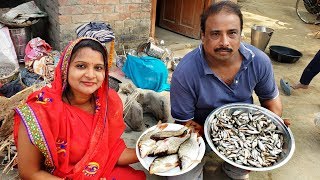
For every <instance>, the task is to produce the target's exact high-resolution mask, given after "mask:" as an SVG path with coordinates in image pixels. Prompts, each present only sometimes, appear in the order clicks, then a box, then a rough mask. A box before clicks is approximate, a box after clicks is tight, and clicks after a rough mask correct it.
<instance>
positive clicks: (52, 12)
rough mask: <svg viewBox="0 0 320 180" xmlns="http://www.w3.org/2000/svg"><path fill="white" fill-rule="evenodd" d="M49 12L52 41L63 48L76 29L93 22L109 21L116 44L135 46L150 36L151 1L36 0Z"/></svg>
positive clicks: (55, 46) (49, 35)
mask: <svg viewBox="0 0 320 180" xmlns="http://www.w3.org/2000/svg"><path fill="white" fill-rule="evenodd" d="M35 2H36V3H37V5H38V6H39V7H40V8H41V9H43V10H45V11H46V12H47V13H48V14H49V18H48V25H47V27H46V28H45V31H49V33H48V38H49V43H50V44H51V45H52V46H53V47H54V48H55V49H59V50H61V49H62V48H64V46H65V45H66V44H67V43H68V42H69V41H70V40H73V39H75V38H76V33H75V29H76V28H77V27H78V26H80V25H81V24H84V23H87V22H90V21H103V22H108V23H110V24H111V26H112V27H113V30H114V32H115V34H116V41H117V42H118V43H117V45H118V46H119V44H121V43H124V44H125V45H128V46H129V47H136V46H137V45H138V44H139V43H140V42H142V41H145V40H146V39H147V38H148V37H149V32H150V22H151V20H150V15H151V0H36V1H35Z"/></svg>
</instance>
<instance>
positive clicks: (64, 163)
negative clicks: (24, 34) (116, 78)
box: [14, 38, 145, 179]
mask: <svg viewBox="0 0 320 180" xmlns="http://www.w3.org/2000/svg"><path fill="white" fill-rule="evenodd" d="M107 57H108V56H107V52H106V50H105V48H104V47H103V46H102V45H101V44H100V43H99V42H98V41H97V40H95V39H92V38H81V39H77V40H76V41H74V42H72V43H70V44H69V45H68V46H67V47H66V49H65V51H64V53H63V54H62V56H61V58H60V62H59V64H58V66H57V68H56V70H55V79H54V81H53V82H52V86H51V87H48V86H47V87H44V88H42V89H41V90H39V91H36V92H34V93H33V94H31V95H30V96H29V97H28V99H27V102H26V104H24V105H22V106H20V107H18V108H17V109H16V116H15V128H14V135H15V141H16V144H17V147H18V153H19V157H18V164H19V173H20V176H21V177H22V178H23V179H61V178H65V179H101V178H102V179H125V178H132V179H145V174H144V173H143V172H141V171H135V170H134V169H132V168H131V167H129V166H128V164H131V163H135V162H138V159H137V156H136V154H135V150H134V149H129V148H126V146H125V143H124V141H123V140H122V139H121V138H120V136H121V134H122V133H123V131H124V128H125V125H124V121H123V118H122V110H123V109H122V103H121V100H120V98H119V97H118V95H117V93H116V92H115V91H113V90H111V89H109V87H108V78H106V76H107V74H108V70H107V62H108V61H107ZM20 122H23V123H20Z"/></svg>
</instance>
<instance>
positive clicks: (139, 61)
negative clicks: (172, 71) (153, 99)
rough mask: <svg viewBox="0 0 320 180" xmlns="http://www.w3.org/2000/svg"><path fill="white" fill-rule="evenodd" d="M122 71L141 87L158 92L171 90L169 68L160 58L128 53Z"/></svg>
mask: <svg viewBox="0 0 320 180" xmlns="http://www.w3.org/2000/svg"><path fill="white" fill-rule="evenodd" d="M122 71H123V72H124V73H125V74H126V76H127V77H129V78H130V79H131V80H132V82H133V83H134V84H135V85H136V86H137V87H139V88H142V89H151V90H154V91H157V92H161V91H169V90H170V85H169V84H168V83H167V79H168V69H167V67H166V66H165V64H164V63H163V62H162V61H161V60H160V59H157V58H153V57H150V56H143V57H136V56H131V55H128V56H127V60H126V62H125V64H124V66H123V69H122Z"/></svg>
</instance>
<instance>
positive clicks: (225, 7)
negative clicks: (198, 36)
mask: <svg viewBox="0 0 320 180" xmlns="http://www.w3.org/2000/svg"><path fill="white" fill-rule="evenodd" d="M221 11H225V12H227V13H230V14H235V15H237V16H238V17H239V19H240V30H241V31H242V28H243V17H242V13H241V10H240V6H239V5H237V4H236V3H234V2H232V1H220V2H218V3H214V4H212V5H210V6H209V7H208V8H207V9H206V10H205V11H204V13H203V14H202V15H201V31H202V33H203V34H204V33H205V30H206V21H207V19H208V17H209V16H211V15H215V14H218V13H219V12H221Z"/></svg>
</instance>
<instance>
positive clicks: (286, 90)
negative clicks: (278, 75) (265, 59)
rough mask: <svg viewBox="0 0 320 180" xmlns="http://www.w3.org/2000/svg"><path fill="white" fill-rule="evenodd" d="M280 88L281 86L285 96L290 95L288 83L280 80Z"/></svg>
mask: <svg viewBox="0 0 320 180" xmlns="http://www.w3.org/2000/svg"><path fill="white" fill-rule="evenodd" d="M280 86H281V88H282V90H283V92H284V94H285V95H287V96H290V95H291V89H290V84H289V83H288V82H286V81H285V80H283V79H280Z"/></svg>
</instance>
